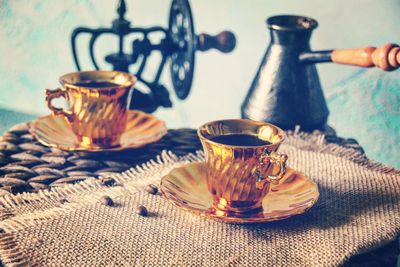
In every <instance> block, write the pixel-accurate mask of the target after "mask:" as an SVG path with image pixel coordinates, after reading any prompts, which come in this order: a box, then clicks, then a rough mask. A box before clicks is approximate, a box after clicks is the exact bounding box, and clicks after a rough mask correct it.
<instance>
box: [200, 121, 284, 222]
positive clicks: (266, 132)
mask: <svg viewBox="0 0 400 267" xmlns="http://www.w3.org/2000/svg"><path fill="white" fill-rule="evenodd" d="M231 134H235V135H237V134H240V135H243V134H244V135H253V136H256V137H258V138H259V139H261V140H264V141H268V142H269V143H270V144H266V145H261V146H240V145H226V144H221V143H217V142H215V141H213V140H212V139H213V137H216V136H221V135H231ZM198 135H199V137H200V140H201V143H202V145H203V149H204V153H205V160H206V165H207V185H208V190H209V191H210V192H211V194H213V196H214V203H213V208H215V209H218V210H220V211H223V212H231V213H238V214H240V213H243V212H258V211H260V210H261V209H262V200H263V198H264V197H265V196H266V194H267V193H268V192H269V190H270V184H271V183H278V182H279V180H280V179H281V178H282V177H283V175H284V174H285V171H286V160H287V156H286V155H285V154H279V153H277V152H276V151H277V149H278V147H279V145H280V144H281V143H282V141H283V140H284V136H285V135H284V132H283V131H282V130H281V129H279V128H278V127H276V126H274V125H272V124H269V123H265V122H258V121H251V120H220V121H214V122H209V123H206V124H204V125H203V126H201V127H200V128H199V130H198ZM238 141H239V143H240V140H238Z"/></svg>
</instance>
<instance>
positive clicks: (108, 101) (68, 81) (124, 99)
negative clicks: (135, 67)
mask: <svg viewBox="0 0 400 267" xmlns="http://www.w3.org/2000/svg"><path fill="white" fill-rule="evenodd" d="M59 82H60V83H61V85H62V87H61V88H57V89H55V90H49V89H46V103H47V106H48V107H49V109H50V110H51V111H52V112H53V114H54V115H59V116H64V118H65V120H66V122H67V123H68V125H69V126H70V127H71V129H72V131H73V132H74V133H75V134H76V135H77V137H78V138H79V141H80V146H81V147H90V148H109V147H114V146H117V145H119V140H120V136H121V134H122V133H123V131H124V130H125V126H126V120H127V109H128V101H129V96H130V89H131V88H132V86H133V85H134V84H135V82H136V77H135V76H133V75H131V74H128V73H125V72H120V71H82V72H74V73H69V74H65V75H63V76H61V77H60V79H59ZM59 97H63V98H65V99H66V101H67V102H68V104H69V108H68V109H63V108H57V107H54V106H53V105H52V100H53V99H55V98H59Z"/></svg>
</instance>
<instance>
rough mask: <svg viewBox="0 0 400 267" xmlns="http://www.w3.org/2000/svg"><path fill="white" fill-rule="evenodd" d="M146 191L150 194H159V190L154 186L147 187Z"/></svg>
mask: <svg viewBox="0 0 400 267" xmlns="http://www.w3.org/2000/svg"><path fill="white" fill-rule="evenodd" d="M146 191H147V193H149V194H152V195H155V194H157V193H158V188H157V186H155V185H153V184H149V185H148V186H146Z"/></svg>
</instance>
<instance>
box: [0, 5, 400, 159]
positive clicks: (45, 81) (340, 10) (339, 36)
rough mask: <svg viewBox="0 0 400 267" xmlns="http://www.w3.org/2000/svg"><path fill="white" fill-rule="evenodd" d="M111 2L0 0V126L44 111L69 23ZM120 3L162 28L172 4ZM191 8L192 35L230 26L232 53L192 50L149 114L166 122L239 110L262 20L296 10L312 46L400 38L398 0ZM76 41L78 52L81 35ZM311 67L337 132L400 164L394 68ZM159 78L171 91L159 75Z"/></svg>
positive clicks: (138, 20) (102, 16) (92, 16)
mask: <svg viewBox="0 0 400 267" xmlns="http://www.w3.org/2000/svg"><path fill="white" fill-rule="evenodd" d="M116 3H117V1H111V0H53V1H41V0H0V131H4V130H6V129H7V128H8V127H9V126H11V125H12V124H14V123H16V122H18V121H24V120H30V119H32V118H34V117H36V116H39V115H44V114H47V113H48V110H47V109H46V107H45V106H44V104H43V103H44V102H43V99H44V94H43V89H44V88H54V87H57V86H58V77H59V76H60V75H62V74H64V73H66V72H71V71H74V70H75V66H74V64H73V61H72V56H71V49H70V44H69V38H70V33H71V32H72V30H73V29H74V28H75V27H77V26H89V27H99V26H105V27H109V26H110V25H111V21H112V19H114V18H115V16H116V13H115V8H116ZM127 5H128V13H127V17H128V18H129V19H130V20H132V21H133V23H134V25H136V26H150V25H164V26H166V25H167V19H168V12H169V5H170V1H166V0H128V1H127ZM191 6H192V11H193V15H194V20H195V28H196V31H197V32H198V33H200V32H202V31H204V32H209V33H213V34H215V33H217V32H219V31H220V30H224V29H230V30H232V31H234V32H235V34H236V37H237V39H238V42H237V48H236V49H235V51H234V52H233V53H232V54H228V55H223V54H220V53H218V52H215V51H210V52H208V53H204V54H200V53H198V54H197V57H196V60H197V62H196V73H195V79H194V83H193V87H192V92H191V94H190V96H189V98H188V99H187V100H186V101H178V100H176V99H173V101H174V108H173V109H165V110H159V111H157V113H156V115H158V116H159V117H161V118H162V119H164V120H165V121H166V122H167V124H168V126H169V127H171V128H174V127H184V126H185V127H188V126H189V127H197V126H199V125H200V124H201V123H203V122H205V121H208V120H214V119H217V118H233V117H239V116H240V112H239V107H240V104H241V102H242V101H243V98H244V96H245V94H246V92H247V90H248V88H249V86H250V83H251V80H252V78H253V76H254V74H255V71H256V69H257V67H258V65H259V63H260V61H261V57H262V56H263V54H264V52H265V49H266V47H267V44H268V42H269V36H268V33H267V30H266V26H265V19H266V18H267V17H268V16H272V15H276V14H301V15H307V16H311V17H313V18H315V19H317V20H318V22H319V25H320V26H319V27H318V29H317V30H316V31H315V32H314V35H313V38H312V47H313V48H314V49H330V48H339V47H340V48H346V47H363V46H369V45H374V46H380V45H382V44H383V43H385V42H400V31H399V29H398V25H400V16H399V15H398V14H399V12H400V1H398V0H381V1H375V0H363V1H362V0H358V1H348V0H337V1H318V0H302V1H296V0H281V1H272V0H249V1H244V0H217V1H215V0H214V1H213V0H192V1H191ZM80 41H82V42H81V45H80V47H81V48H82V50H83V49H84V50H85V51H86V47H85V44H84V43H85V42H87V41H88V39H87V38H82V39H81V40H80ZM116 47H117V43H116V40H115V39H112V38H111V37H104V38H102V39H100V40H99V42H98V44H97V46H96V52H97V53H99V55H104V54H107V53H108V52H111V51H115V50H116ZM127 49H129V44H128V43H127ZM98 58H99V59H101V58H102V56H99V57H98ZM82 60H83V63H84V66H85V69H91V67H90V65H89V61H88V58H82ZM158 60H159V58H158V57H157V55H155V56H154V57H153V58H152V60H151V62H150V68H149V69H148V72H147V75H149V76H151V75H152V74H153V73H154V68H155V67H156V66H157V63H158ZM103 66H104V68H109V66H107V65H105V64H103ZM318 69H319V72H320V78H321V82H322V84H323V87H324V93H325V96H326V98H327V100H328V105H329V108H330V111H331V116H330V121H329V122H330V124H331V125H332V126H333V127H334V128H335V129H336V130H337V132H338V134H339V135H340V136H344V137H354V138H356V139H357V140H358V141H359V142H360V143H361V144H362V145H363V147H364V148H365V150H366V152H367V155H368V156H369V157H371V158H373V159H376V160H378V161H381V162H384V163H386V164H388V165H391V166H396V167H400V160H399V158H400V71H394V72H390V73H384V72H382V71H380V70H376V69H359V68H356V67H348V66H338V65H333V64H320V65H318ZM162 80H163V82H164V83H165V84H166V85H167V87H169V88H171V86H170V79H169V75H168V73H167V72H164V74H163V78H162Z"/></svg>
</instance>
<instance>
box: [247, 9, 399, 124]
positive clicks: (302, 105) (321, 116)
mask: <svg viewBox="0 0 400 267" xmlns="http://www.w3.org/2000/svg"><path fill="white" fill-rule="evenodd" d="M267 25H268V28H269V30H270V36H271V43H270V44H269V46H268V48H267V52H266V53H265V56H264V58H263V59H262V62H261V65H260V67H259V69H258V71H257V74H256V76H255V78H254V80H253V82H252V84H251V87H250V90H249V92H248V94H247V96H246V98H245V100H244V102H243V104H242V107H241V112H242V117H243V118H249V119H253V120H260V121H267V122H271V123H273V124H276V125H278V126H280V127H282V128H283V129H293V128H294V127H295V126H296V125H300V127H301V129H302V130H305V131H307V130H308V131H311V130H314V129H322V130H323V129H325V127H326V122H327V119H328V114H329V112H328V108H327V105H326V102H325V98H324V95H323V93H322V89H321V84H320V81H319V78H318V73H317V69H316V67H315V63H319V62H334V63H338V64H348V65H355V66H360V67H374V66H376V67H379V68H381V69H383V70H394V69H397V68H398V67H399V66H400V47H398V46H397V45H394V44H385V45H384V46H382V47H380V48H378V49H376V48H375V47H366V48H359V49H335V50H326V51H311V48H310V37H311V33H312V31H313V30H314V29H315V28H316V27H317V25H318V23H317V21H315V20H314V19H311V18H307V17H301V16H291V15H283V16H274V17H270V18H268V19H267Z"/></svg>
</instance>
